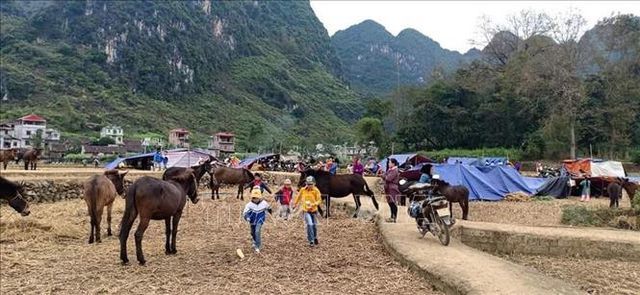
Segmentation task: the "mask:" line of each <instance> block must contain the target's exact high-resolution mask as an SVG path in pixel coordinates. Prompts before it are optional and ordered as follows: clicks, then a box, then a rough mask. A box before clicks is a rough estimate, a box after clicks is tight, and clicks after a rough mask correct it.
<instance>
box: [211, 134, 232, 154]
mask: <svg viewBox="0 0 640 295" xmlns="http://www.w3.org/2000/svg"><path fill="white" fill-rule="evenodd" d="M208 147H209V150H212V151H213V153H214V156H215V157H223V156H226V155H230V154H233V153H234V152H235V134H233V133H229V132H218V133H216V134H214V135H213V136H210V137H209V146H208Z"/></svg>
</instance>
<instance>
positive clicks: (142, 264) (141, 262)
mask: <svg viewBox="0 0 640 295" xmlns="http://www.w3.org/2000/svg"><path fill="white" fill-rule="evenodd" d="M138 263H139V264H140V266H144V265H145V263H147V262H146V261H145V260H142V261H138Z"/></svg>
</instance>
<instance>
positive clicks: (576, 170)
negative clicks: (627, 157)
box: [562, 159, 627, 177]
mask: <svg viewBox="0 0 640 295" xmlns="http://www.w3.org/2000/svg"><path fill="white" fill-rule="evenodd" d="M562 166H563V167H564V168H565V169H566V170H567V171H568V172H569V173H570V174H571V175H572V176H581V175H582V174H583V173H588V174H589V175H591V177H626V176H627V174H626V172H625V171H624V167H623V166H622V163H621V162H616V161H602V160H598V159H578V160H565V161H563V164H562Z"/></svg>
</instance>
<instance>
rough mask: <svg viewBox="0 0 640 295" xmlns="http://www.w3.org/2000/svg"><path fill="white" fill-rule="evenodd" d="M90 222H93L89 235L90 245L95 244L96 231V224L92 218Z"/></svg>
mask: <svg viewBox="0 0 640 295" xmlns="http://www.w3.org/2000/svg"><path fill="white" fill-rule="evenodd" d="M89 210H91V208H89ZM89 214H91V211H89ZM90 220H91V233H89V244H93V241H94V239H93V237H94V230H95V226H96V224H95V221H94V220H93V218H90Z"/></svg>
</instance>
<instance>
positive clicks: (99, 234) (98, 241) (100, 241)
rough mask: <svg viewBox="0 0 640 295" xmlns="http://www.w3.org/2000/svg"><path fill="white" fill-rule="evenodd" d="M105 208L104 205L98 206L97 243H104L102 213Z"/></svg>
mask: <svg viewBox="0 0 640 295" xmlns="http://www.w3.org/2000/svg"><path fill="white" fill-rule="evenodd" d="M103 210H104V207H103V206H102V205H98V206H97V207H96V225H95V227H96V243H102V239H101V236H102V233H101V232H100V222H102V212H103Z"/></svg>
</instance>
